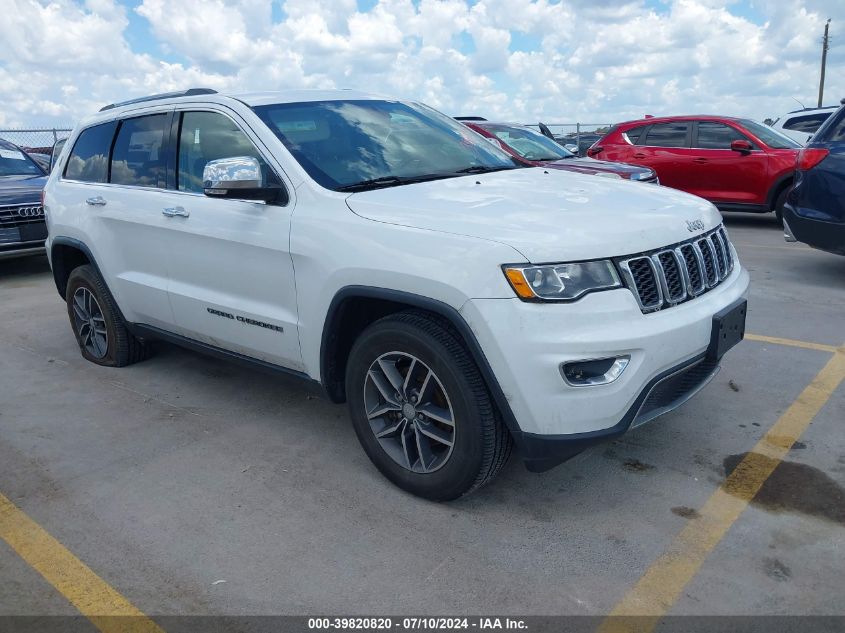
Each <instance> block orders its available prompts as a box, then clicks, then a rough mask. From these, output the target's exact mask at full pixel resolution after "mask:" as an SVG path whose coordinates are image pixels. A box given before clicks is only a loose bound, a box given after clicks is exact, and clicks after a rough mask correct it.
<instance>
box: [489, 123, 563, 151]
mask: <svg viewBox="0 0 845 633" xmlns="http://www.w3.org/2000/svg"><path fill="white" fill-rule="evenodd" d="M484 129H485V130H487V131H489V132H492V133H493V134H494V135H495V137H496V138H497V139H499V140H500V141H502V142H503V143H504V144H505V145H507V146H508V147H510V148H511V149H512V150H513V151H515V152H516V153H517V154H519V155H520V156H522V157H523V158H525V159H526V160H561V159H562V158H572V157H573V156H575V154H573V153H572V152H570V151H569V150H568V149H565V148H564V147H562V146H561V145H558V144H557V143H555V142H554V141H553V140H552V139H550V138H549V137H548V136H543V135H542V134H540V133H539V132H535V131H534V130H532V129H531V128H527V127H520V126H516V125H485V126H484Z"/></svg>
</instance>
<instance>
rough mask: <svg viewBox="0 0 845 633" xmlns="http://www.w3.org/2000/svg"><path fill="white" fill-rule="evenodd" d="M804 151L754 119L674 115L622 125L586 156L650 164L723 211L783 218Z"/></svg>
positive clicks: (665, 180)
mask: <svg viewBox="0 0 845 633" xmlns="http://www.w3.org/2000/svg"><path fill="white" fill-rule="evenodd" d="M800 149H801V146H800V145H799V144H798V143H796V142H795V141H793V140H792V139H791V138H789V137H787V136H784V135H783V134H781V133H779V132H776V131H775V130H773V129H772V128H770V127H769V126H767V125H763V124H762V123H757V122H756V121H751V120H749V119H735V118H731V117H719V116H675V117H661V118H656V117H652V118H646V119H640V120H638V121H628V122H627V123H620V124H619V125H616V126H614V127H613V128H611V130H610V131H609V132H608V133H607V134H605V135H604V137H603V138H601V139H600V140H598V141H596V143H595V144H594V145H593V146H592V147H591V148H590V149H589V150H587V155H588V156H591V157H593V158H597V159H600V160H608V161H625V162H628V163H634V164H636V165H646V166H648V167H651V168H652V169H654V170H656V171H657V175H658V176H659V177H660V184H662V185H665V186H667V187H674V188H675V189H681V190H682V191H686V192H689V193H693V194H695V195H697V196H701V197H702V198H706V199H707V200H710V201H711V202H712V203H713V204H715V205H716V206H717V207H718V208H719V209H720V210H722V211H752V212H757V213H765V212H768V211H774V212H775V213H776V214H777V217H778V219H779V220H780V219H782V216H783V205H784V203H785V201H786V193H787V191H788V190H789V187H790V186H791V185H792V176H793V172H794V170H795V159H796V158H797V156H798V151H799V150H800Z"/></svg>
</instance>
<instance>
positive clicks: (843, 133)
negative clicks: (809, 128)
mask: <svg viewBox="0 0 845 633" xmlns="http://www.w3.org/2000/svg"><path fill="white" fill-rule="evenodd" d="M813 140H819V141H832V142H836V143H842V142H845V108H840V110H839V112H837V113H836V114H835V115H834V116H833V117H832V118H831V120H830V121H827V122H826V124H825V126H824V129H822V130H819V133H818V135H817V136H816V137H815V138H814V139H813Z"/></svg>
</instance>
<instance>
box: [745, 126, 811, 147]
mask: <svg viewBox="0 0 845 633" xmlns="http://www.w3.org/2000/svg"><path fill="white" fill-rule="evenodd" d="M740 123H741V124H742V126H743V127H744V128H745V129H746V130H748V131H749V132H751V133H752V134H753V135H754V136H756V137H757V138H759V139H760V140H761V141H763V142H764V143H765V144H766V145H768V146H769V147H771V148H772V149H800V148H801V144H800V143H796V142H795V141H793V140H792V139H791V138H789V137H788V136H786V135H785V134H781V133H780V132H778V131H777V130H773V129H772V128H770V127H769V126H768V125H763V124H762V123H757V121H752V120H751V119H741V120H740Z"/></svg>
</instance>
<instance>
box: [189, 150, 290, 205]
mask: <svg viewBox="0 0 845 633" xmlns="http://www.w3.org/2000/svg"><path fill="white" fill-rule="evenodd" d="M202 186H203V192H204V193H205V195H207V196H209V197H211V198H236V199H239V200H263V201H264V202H269V201H271V200H275V199H276V197H277V196H278V195H279V191H280V188H279V187H274V186H271V185H268V184H267V183H266V182H265V180H264V173H263V171H262V169H261V163H259V162H258V159H256V158H254V157H252V156H233V157H231V158H219V159H217V160H212V161H209V162H208V163H206V165H205V168H204V169H203V170H202Z"/></svg>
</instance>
